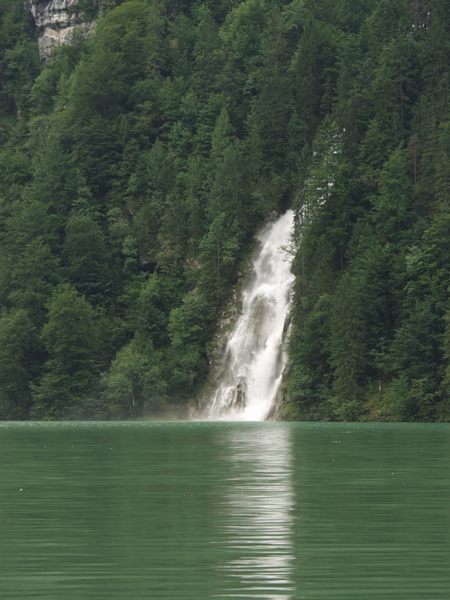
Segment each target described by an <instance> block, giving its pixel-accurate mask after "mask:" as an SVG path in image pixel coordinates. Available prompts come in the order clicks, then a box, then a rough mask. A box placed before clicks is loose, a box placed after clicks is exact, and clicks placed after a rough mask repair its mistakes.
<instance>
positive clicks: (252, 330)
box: [209, 210, 294, 421]
mask: <svg viewBox="0 0 450 600" xmlns="http://www.w3.org/2000/svg"><path fill="white" fill-rule="evenodd" d="M293 226H294V215H293V212H292V211H291V210H289V211H287V212H286V213H285V214H284V215H282V216H281V217H279V218H278V219H277V220H276V221H275V222H274V223H271V224H270V225H268V226H267V227H265V228H264V229H263V231H262V232H261V233H260V234H259V235H258V241H259V243H260V248H259V251H258V253H257V255H256V257H255V259H254V261H253V265H252V266H253V272H252V276H251V278H250V280H249V281H248V283H247V285H246V286H244V290H243V292H242V314H241V315H240V317H239V319H238V321H237V323H236V325H235V327H234V330H233V331H232V332H231V335H230V338H229V340H228V343H227V346H226V355H225V361H224V368H223V372H222V374H221V377H220V381H219V384H218V386H217V389H216V390H215V392H214V393H213V395H212V398H211V400H210V402H209V407H210V408H209V417H210V418H227V419H236V420H242V421H262V420H264V419H265V418H266V417H267V416H268V414H269V412H270V409H271V407H272V405H273V402H274V400H275V397H276V394H277V391H278V388H279V386H280V383H281V379H282V375H283V369H284V366H285V364H286V357H285V355H284V352H283V348H282V346H283V344H282V342H283V332H284V329H285V321H286V316H287V314H288V312H289V307H290V297H291V289H292V284H293V281H294V275H293V274H292V272H291V264H292V253H290V252H288V246H289V244H290V241H291V236H292V232H293Z"/></svg>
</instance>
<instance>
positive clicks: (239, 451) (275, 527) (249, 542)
mask: <svg viewBox="0 0 450 600" xmlns="http://www.w3.org/2000/svg"><path fill="white" fill-rule="evenodd" d="M290 435H291V433H290V430H289V429H288V428H287V427H286V428H284V427H280V426H277V427H273V428H271V427H267V428H264V429H261V428H259V427H258V428H255V429H247V428H230V429H228V430H227V431H225V432H223V436H222V438H221V442H222V443H223V444H224V446H225V447H226V448H225V452H224V456H226V460H227V463H228V464H227V466H228V477H227V480H226V481H225V482H224V493H223V499H222V505H221V519H220V523H221V531H220V533H219V539H220V542H219V543H221V544H222V545H223V550H224V555H225V556H226V557H227V559H226V560H225V561H224V562H223V564H220V566H219V567H218V568H219V570H220V574H219V579H222V580H223V581H224V583H225V584H226V586H227V587H226V590H224V591H223V592H222V593H221V594H220V597H222V598H225V597H226V598H228V597H238V598H260V599H263V598H264V599H270V600H287V599H290V598H293V593H294V583H293V579H292V575H293V563H294V551H293V545H292V520H293V509H294V489H293V482H292V469H291V460H292V457H291V439H290Z"/></svg>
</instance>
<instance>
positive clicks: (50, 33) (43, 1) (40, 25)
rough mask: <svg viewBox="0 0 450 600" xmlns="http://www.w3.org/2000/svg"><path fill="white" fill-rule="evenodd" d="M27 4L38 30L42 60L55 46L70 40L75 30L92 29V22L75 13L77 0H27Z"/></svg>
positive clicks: (49, 54) (50, 53)
mask: <svg viewBox="0 0 450 600" xmlns="http://www.w3.org/2000/svg"><path fill="white" fill-rule="evenodd" d="M28 4H29V7H30V10H31V14H32V15H33V18H34V21H35V23H36V27H37V29H38V32H39V51H40V54H41V57H42V58H43V59H44V60H47V59H48V58H49V57H50V56H51V55H52V53H53V51H54V49H55V48H57V47H58V46H61V45H63V44H67V43H68V42H70V41H71V39H72V38H73V35H74V32H75V31H76V30H80V31H82V32H84V33H87V32H88V31H90V30H91V29H92V23H89V22H86V21H84V20H83V17H82V15H81V14H79V13H77V10H76V8H77V5H78V0H28Z"/></svg>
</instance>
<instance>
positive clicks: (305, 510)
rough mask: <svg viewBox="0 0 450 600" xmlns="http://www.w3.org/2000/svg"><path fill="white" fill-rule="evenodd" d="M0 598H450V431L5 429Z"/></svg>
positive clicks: (232, 426)
mask: <svg viewBox="0 0 450 600" xmlns="http://www.w3.org/2000/svg"><path fill="white" fill-rule="evenodd" d="M0 598H1V599H2V600H10V599H20V600H25V599H28V598H33V599H42V600H69V599H75V598H76V599H80V600H81V599H83V600H97V599H98V600H100V599H109V600H119V599H120V600H128V599H129V600H141V599H144V598H145V599H146V600H150V599H151V600H166V599H171V600H208V599H224V598H233V599H235V600H236V599H270V600H287V599H291V600H297V599H302V598H304V599H307V600H309V599H311V600H334V599H336V600H338V599H339V600H375V599H377V600H381V599H383V600H415V599H417V600H419V599H420V600H434V599H436V600H438V599H446V600H448V599H449V598H450V426H448V425H409V424H398V425H397V424H351V425H348V424H301V423H299V424H295V423H293V424H285V423H261V424H256V423H255V424H252V423H248V424H241V423H155V422H153V423H108V424H102V423H97V424H87V423H86V424H85V423H73V424H37V423H24V424H3V425H1V426H0Z"/></svg>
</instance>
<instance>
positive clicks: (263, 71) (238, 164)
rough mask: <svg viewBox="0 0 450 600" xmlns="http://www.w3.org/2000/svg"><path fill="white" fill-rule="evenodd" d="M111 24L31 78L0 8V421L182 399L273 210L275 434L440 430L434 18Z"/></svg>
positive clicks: (447, 85) (449, 236) (443, 46)
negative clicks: (328, 423)
mask: <svg viewBox="0 0 450 600" xmlns="http://www.w3.org/2000/svg"><path fill="white" fill-rule="evenodd" d="M99 4H101V6H100V8H102V10H101V11H100V12H101V15H98V14H97V13H98V9H99ZM113 4H114V2H103V3H102V2H100V3H98V2H96V1H95V0H80V2H79V10H80V12H83V11H84V13H85V15H86V17H87V18H93V17H94V16H95V15H97V16H98V18H97V21H96V27H95V33H94V34H92V35H91V36H90V37H89V38H88V39H87V40H86V39H83V38H82V37H81V36H80V37H79V38H76V39H75V40H74V41H73V43H72V44H71V45H70V46H68V47H63V48H61V49H59V50H58V51H56V52H55V53H54V56H53V58H52V60H51V61H50V62H48V63H46V64H43V63H42V62H41V61H40V59H39V55H38V47H37V33H36V31H35V27H34V23H33V21H32V19H31V16H30V14H29V13H28V11H27V10H26V8H25V6H24V3H23V1H22V0H0V85H1V90H0V144H1V146H0V174H1V176H0V305H1V314H0V418H10V419H11V418H13V419H23V418H43V419H56V418H75V417H83V418H84V417H102V418H119V417H133V416H139V415H142V414H148V413H151V412H156V411H158V410H159V409H161V408H162V407H164V406H165V405H167V404H174V403H175V404H181V405H182V404H183V403H186V402H187V401H189V400H190V399H192V397H193V396H194V395H195V392H196V390H197V389H198V386H199V385H200V384H201V383H202V381H203V380H204V379H205V377H206V375H207V372H208V354H207V347H208V343H209V342H210V340H211V338H212V336H213V334H214V331H215V328H216V325H217V319H218V315H219V313H220V310H221V308H222V307H223V305H224V303H226V301H227V299H228V298H229V295H230V290H231V286H232V285H233V284H234V283H235V281H236V277H237V270H238V266H239V264H240V262H241V261H242V259H243V257H245V255H246V252H247V251H248V248H249V246H250V244H251V241H252V239H253V236H254V233H255V231H256V230H257V229H258V227H260V226H261V224H262V223H263V222H264V221H265V220H266V219H267V218H268V217H269V216H270V215H271V214H272V213H273V212H274V211H276V212H280V211H282V210H284V209H285V208H287V207H288V206H292V207H293V208H294V209H295V210H296V214H297V237H296V242H297V244H296V245H297V248H296V253H297V255H296V261H295V269H296V275H297V284H296V290H295V303H294V311H293V313H294V314H293V327H292V334H291V339H290V343H289V350H290V368H289V373H288V377H287V381H286V386H285V394H286V400H287V402H286V405H285V409H284V412H285V416H289V417H291V418H313V419H319V418H338V419H357V418H389V419H444V418H448V416H449V408H448V407H449V402H450V399H449V394H448V391H447V390H448V388H449V384H450V368H448V365H449V360H450V305H449V290H448V287H449V283H450V207H449V200H450V198H449V189H450V185H449V184H450V114H449V104H450V103H449V100H450V91H449V90H450V73H449V64H450V35H449V34H450V31H449V27H450V5H449V4H448V2H447V0H290V1H287V0H286V1H283V0H244V1H240V0H198V1H197V2H193V1H188V0H184V1H182V0H124V1H122V2H116V3H115V4H117V6H112V5H113Z"/></svg>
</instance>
